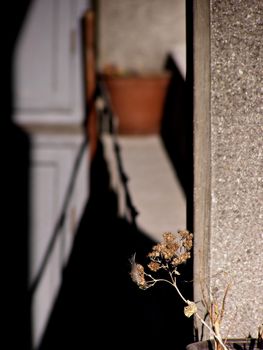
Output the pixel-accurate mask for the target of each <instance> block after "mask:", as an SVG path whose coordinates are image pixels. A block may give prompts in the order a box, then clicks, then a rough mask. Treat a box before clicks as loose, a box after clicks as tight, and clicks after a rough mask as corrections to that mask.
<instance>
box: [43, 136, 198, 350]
mask: <svg viewBox="0 0 263 350" xmlns="http://www.w3.org/2000/svg"><path fill="white" fill-rule="evenodd" d="M103 152H104V150H103V146H102V144H101V143H99V144H98V149H97V152H96V155H95V158H94V160H93V163H92V167H91V194H90V199H89V201H88V203H87V206H86V209H85V213H84V215H83V218H82V220H81V222H80V226H79V229H78V232H77V236H76V239H75V242H74V246H73V250H72V253H71V256H70V259H69V264H68V266H67V267H66V269H65V271H64V276H63V283H62V287H61V289H60V293H59V296H58V299H57V302H56V305H55V307H54V310H53V313H52V315H51V318H50V322H49V324H48V327H47V330H46V333H45V335H44V337H43V341H42V343H41V346H40V349H39V350H50V349H63V348H65V347H67V348H72V349H73V348H74V349H84V348H89V347H91V346H93V347H94V348H96V349H97V348H100V347H103V348H104V347H105V346H106V347H107V348H115V349H123V348H139V349H141V348H144V347H145V348H147V349H148V348H151V349H159V348H160V347H168V346H169V348H172V347H176V349H179V350H181V349H182V350H183V349H185V346H186V344H188V343H190V342H191V341H192V320H190V319H187V318H186V317H185V316H184V314H183V307H184V305H183V303H182V301H181V300H180V299H179V297H178V296H177V294H176V292H175V290H173V288H172V287H171V286H169V285H167V286H166V285H165V284H162V285H161V284H160V285H159V286H158V285H156V286H155V287H154V288H150V289H148V290H146V291H143V290H140V289H139V288H138V287H137V286H136V285H135V284H134V283H133V282H132V280H131V278H130V274H129V273H130V262H129V259H130V258H131V256H132V255H133V254H134V253H135V252H136V258H137V259H138V261H140V262H141V263H143V264H145V262H146V261H145V259H146V254H147V253H148V252H149V250H150V249H151V247H152V245H153V244H154V243H155V242H153V241H152V240H150V239H149V238H148V236H147V235H145V233H144V232H141V231H140V230H138V229H137V228H136V225H133V224H131V223H130V222H128V221H127V220H125V219H121V218H119V217H118V216H117V196H116V194H115V193H114V192H113V191H112V190H111V189H110V187H109V174H108V169H107V164H106V162H105V160H104V156H103ZM183 269H185V271H184V272H183V276H184V279H187V278H188V277H187V268H186V266H185V267H183ZM178 283H179V286H180V288H182V290H183V291H184V293H185V295H186V297H187V298H188V297H189V298H190V294H191V289H192V286H191V283H189V282H184V281H179V282H178ZM92 344H93V345H92ZM94 344H95V345H94Z"/></svg>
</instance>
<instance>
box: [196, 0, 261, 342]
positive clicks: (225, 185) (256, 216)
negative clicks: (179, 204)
mask: <svg viewBox="0 0 263 350" xmlns="http://www.w3.org/2000/svg"><path fill="white" fill-rule="evenodd" d="M193 13H194V231H195V247H194V249H195V257H194V281H195V282H194V292H195V300H200V299H201V298H202V292H201V287H200V285H203V286H205V285H207V286H208V289H209V291H210V292H212V293H213V295H214V296H216V297H218V300H219V301H220V300H221V299H222V296H223V294H224V290H225V288H226V286H227V284H228V282H231V285H230V290H229V292H228V295H227V299H226V306H225V314H224V318H223V322H222V331H223V336H228V337H230V338H231V337H235V338H236V337H246V336H248V335H249V334H251V335H253V336H256V335H257V328H258V326H259V325H260V324H261V323H262V322H263V157H262V155H263V152H262V151H263V107H262V106H263V104H262V100H263V99H262V86H263V85H262V83H263V71H262V67H263V52H262V48H263V28H262V18H263V2H262V1H258V0H251V1H247V0H210V1H209V0H202V1H199V0H193ZM200 282H201V283H200Z"/></svg>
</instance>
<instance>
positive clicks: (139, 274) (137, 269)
mask: <svg viewBox="0 0 263 350" xmlns="http://www.w3.org/2000/svg"><path fill="white" fill-rule="evenodd" d="M130 263H131V272H130V274H131V278H132V280H133V282H135V283H136V284H137V285H138V286H139V287H140V288H142V289H145V288H146V287H147V283H146V280H145V277H144V267H143V266H142V265H140V264H137V263H136V261H135V254H134V255H133V256H132V258H131V259H130Z"/></svg>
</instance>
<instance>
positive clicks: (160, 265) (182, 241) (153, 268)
mask: <svg viewBox="0 0 263 350" xmlns="http://www.w3.org/2000/svg"><path fill="white" fill-rule="evenodd" d="M192 245H193V234H192V233H190V232H189V231H187V230H180V231H178V232H177V234H174V233H171V232H165V233H164V234H163V240H162V241H161V242H160V243H157V244H156V245H154V246H153V248H152V251H151V252H150V253H149V254H148V258H149V259H150V262H149V264H148V265H147V267H148V270H149V273H148V272H146V271H145V268H144V266H142V265H141V264H139V263H137V262H136V260H135V254H134V255H133V257H132V258H131V260H130V262H131V272H130V274H131V278H132V280H133V282H135V283H136V284H137V285H138V287H139V288H141V289H147V288H150V287H153V286H154V285H155V284H156V283H157V282H165V283H168V284H170V285H171V286H173V287H174V288H175V289H176V291H177V293H178V295H179V296H180V298H181V299H182V300H183V302H184V303H185V304H186V306H185V307H184V314H185V316H186V317H191V316H192V315H194V316H195V317H196V318H197V319H198V320H199V321H200V322H201V323H202V324H203V325H204V326H205V327H206V328H207V329H208V330H209V331H210V332H211V334H212V335H213V337H214V339H215V344H216V346H217V350H219V349H224V350H227V347H226V345H225V344H224V342H223V340H222V337H221V335H220V322H221V320H222V317H223V312H224V303H225V301H224V303H223V307H222V308H221V311H220V312H219V310H218V308H217V306H216V305H217V304H216V303H212V304H211V305H210V306H211V308H210V307H209V310H210V318H211V324H212V327H210V326H209V325H208V323H207V322H206V321H205V320H204V319H203V318H202V317H201V316H200V315H199V313H198V309H197V305H196V303H195V302H194V301H191V300H187V299H186V298H185V297H184V296H183V294H182V293H181V291H180V290H179V288H178V286H177V277H178V276H179V275H180V272H179V271H178V267H179V266H180V265H181V264H184V263H186V262H187V260H188V259H190V257H191V253H190V251H191V249H192ZM157 272H158V276H159V274H160V272H163V273H164V275H165V278H160V277H154V274H155V273H157ZM226 294H227V292H226V293H225V295H226ZM207 306H208V303H207Z"/></svg>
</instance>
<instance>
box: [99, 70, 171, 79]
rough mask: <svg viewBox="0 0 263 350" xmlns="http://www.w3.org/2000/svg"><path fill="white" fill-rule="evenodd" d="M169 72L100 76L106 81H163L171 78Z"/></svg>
mask: <svg viewBox="0 0 263 350" xmlns="http://www.w3.org/2000/svg"><path fill="white" fill-rule="evenodd" d="M171 75H172V74H171V72H161V73H138V74H136V73H127V74H102V75H101V76H102V78H104V79H107V80H109V79H110V80H128V79H129V80H131V79H163V78H169V77H171Z"/></svg>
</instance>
